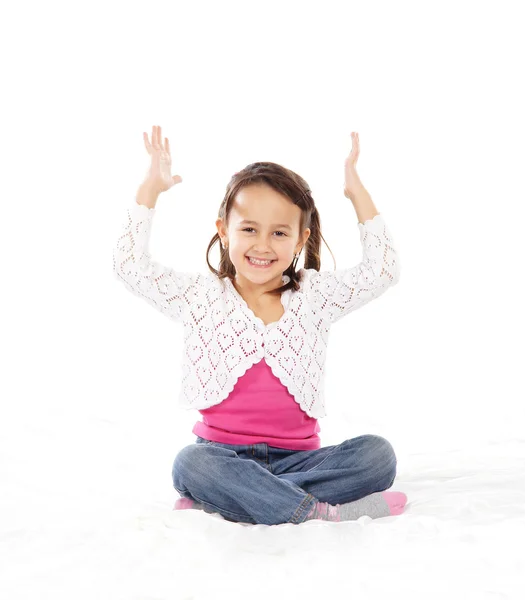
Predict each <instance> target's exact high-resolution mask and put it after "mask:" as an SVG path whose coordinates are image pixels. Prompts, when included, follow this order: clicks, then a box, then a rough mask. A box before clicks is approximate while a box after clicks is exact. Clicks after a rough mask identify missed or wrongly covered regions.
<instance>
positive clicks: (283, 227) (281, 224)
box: [239, 219, 292, 231]
mask: <svg viewBox="0 0 525 600" xmlns="http://www.w3.org/2000/svg"><path fill="white" fill-rule="evenodd" d="M239 225H259V223H257V221H248V220H247V219H243V220H242V221H241V222H240V223H239ZM272 227H281V228H282V229H289V230H290V231H291V230H292V228H291V227H290V225H287V224H286V223H280V224H277V225H272Z"/></svg>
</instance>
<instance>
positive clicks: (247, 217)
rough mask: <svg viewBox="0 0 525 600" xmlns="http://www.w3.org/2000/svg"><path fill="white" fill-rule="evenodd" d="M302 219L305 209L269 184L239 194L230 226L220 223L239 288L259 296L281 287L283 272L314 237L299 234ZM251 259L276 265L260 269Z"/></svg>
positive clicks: (252, 186) (304, 233) (222, 239)
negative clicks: (309, 238) (309, 239)
mask: <svg viewBox="0 0 525 600" xmlns="http://www.w3.org/2000/svg"><path fill="white" fill-rule="evenodd" d="M300 218H301V209H300V208H299V207H298V206H295V204H293V203H292V202H291V201H290V200H289V199H288V198H287V197H286V196H283V195H282V194H279V193H278V192H276V191H275V190H274V189H272V188H271V187H269V186H267V185H264V184H257V185H250V186H246V187H244V188H242V189H241V190H240V192H238V194H237V196H236V197H235V201H234V204H233V206H232V209H231V212H230V216H229V223H228V226H227V227H225V224H224V223H223V220H222V219H217V222H216V225H217V231H218V233H219V236H220V237H221V243H222V242H224V244H226V246H227V252H228V253H229V257H230V260H231V261H232V263H233V265H234V267H235V271H236V274H235V283H236V284H237V285H236V287H237V288H238V289H240V290H242V291H243V292H245V293H246V294H251V295H252V296H254V297H255V296H256V297H259V296H260V295H262V294H264V293H265V292H267V291H269V290H273V289H276V288H278V287H281V285H282V284H283V281H282V274H283V272H284V271H286V269H287V268H288V267H289V266H290V265H291V263H292V261H293V260H294V258H295V256H294V254H296V253H298V252H300V250H301V249H302V248H303V246H304V244H305V243H306V240H307V239H308V237H309V235H310V230H309V229H305V230H304V232H303V233H302V235H299V221H300ZM246 221H252V222H246ZM249 256H251V257H254V258H259V259H262V260H271V261H272V262H271V263H270V265H269V266H267V267H259V266H257V265H252V264H251V263H250V262H249V260H248V257H249Z"/></svg>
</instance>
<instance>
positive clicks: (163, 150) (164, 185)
mask: <svg viewBox="0 0 525 600" xmlns="http://www.w3.org/2000/svg"><path fill="white" fill-rule="evenodd" d="M164 139H165V140H166V144H165V147H164V146H163V145H162V141H161V140H162V138H161V135H160V126H159V127H155V125H153V128H152V130H151V144H150V143H149V139H148V134H147V133H146V132H144V145H145V146H146V150H147V151H148V154H149V155H150V156H151V167H150V169H149V171H148V173H147V175H146V179H145V180H144V184H145V185H148V186H151V188H152V189H153V190H156V191H158V192H159V193H160V192H166V191H167V190H169V189H170V188H171V187H172V186H174V185H175V184H176V183H181V181H182V177H181V176H180V175H173V176H172V175H171V155H170V144H169V141H168V138H164Z"/></svg>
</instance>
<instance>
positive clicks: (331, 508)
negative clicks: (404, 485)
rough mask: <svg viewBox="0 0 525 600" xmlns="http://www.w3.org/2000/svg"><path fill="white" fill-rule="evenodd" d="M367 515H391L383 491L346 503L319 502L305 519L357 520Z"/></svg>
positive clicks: (375, 516) (375, 517)
mask: <svg viewBox="0 0 525 600" xmlns="http://www.w3.org/2000/svg"><path fill="white" fill-rule="evenodd" d="M365 515H367V516H368V517H370V518H372V519H377V518H379V517H388V516H390V515H391V512H390V507H389V506H388V503H387V501H386V500H385V498H384V496H383V493H382V492H375V493H374V494H370V495H369V496H365V497H364V498H360V499H359V500H355V501H354V502H347V503H346V504H335V505H332V504H328V502H317V504H316V505H315V506H314V508H313V509H312V510H311V511H310V513H309V514H308V516H307V517H306V519H305V521H309V520H311V519H322V520H323V521H355V520H356V519H359V518H360V517H363V516H365Z"/></svg>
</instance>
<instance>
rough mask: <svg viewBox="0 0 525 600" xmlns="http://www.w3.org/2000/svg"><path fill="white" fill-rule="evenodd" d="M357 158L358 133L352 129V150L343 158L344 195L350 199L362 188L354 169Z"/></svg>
mask: <svg viewBox="0 0 525 600" xmlns="http://www.w3.org/2000/svg"><path fill="white" fill-rule="evenodd" d="M358 158H359V134H358V133H357V132H355V131H352V150H351V152H350V154H349V155H348V156H347V158H346V160H345V196H346V197H347V198H349V199H352V198H353V197H354V196H355V195H356V193H357V192H358V191H359V190H362V189H363V188H364V186H363V184H362V183H361V179H359V175H358V174H357V171H356V166H355V165H356V163H357V159H358Z"/></svg>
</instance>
